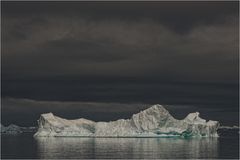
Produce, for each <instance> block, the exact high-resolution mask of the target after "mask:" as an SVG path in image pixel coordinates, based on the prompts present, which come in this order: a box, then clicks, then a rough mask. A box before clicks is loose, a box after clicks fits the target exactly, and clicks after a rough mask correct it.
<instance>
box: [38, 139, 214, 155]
mask: <svg viewBox="0 0 240 160" xmlns="http://www.w3.org/2000/svg"><path fill="white" fill-rule="evenodd" d="M36 140H37V144H38V154H39V158H54V159H57V158H173V157H174V158H217V157H218V139H217V138H202V139H172V138H70V137H68V138H38V139H36Z"/></svg>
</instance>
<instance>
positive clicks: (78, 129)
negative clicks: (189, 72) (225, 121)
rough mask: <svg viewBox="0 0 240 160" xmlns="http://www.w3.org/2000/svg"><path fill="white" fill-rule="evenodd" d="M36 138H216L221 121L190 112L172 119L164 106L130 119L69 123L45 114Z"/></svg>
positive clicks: (153, 108)
mask: <svg viewBox="0 0 240 160" xmlns="http://www.w3.org/2000/svg"><path fill="white" fill-rule="evenodd" d="M38 124H39V127H38V131H37V133H35V135H34V136H35V137H51V136H55V137H61V136H79V137H217V136H218V135H217V129H218V127H219V122H218V121H211V120H209V121H208V122H206V120H204V119H202V118H200V117H199V113H198V112H196V113H190V114H188V115H187V117H186V118H184V119H183V120H177V119H175V118H173V117H172V116H171V115H170V113H169V112H168V111H167V110H166V109H165V108H164V107H163V106H162V105H159V104H157V105H153V106H151V107H150V108H148V109H146V110H144V111H141V112H140V113H137V114H134V115H133V116H132V117H131V118H130V119H119V120H117V121H110V122H94V121H91V120H87V119H84V118H80V119H76V120H67V119H63V118H60V117H57V116H55V115H53V114H52V113H47V114H42V115H41V116H40V119H39V120H38Z"/></svg>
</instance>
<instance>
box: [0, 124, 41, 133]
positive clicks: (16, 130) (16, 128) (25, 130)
mask: <svg viewBox="0 0 240 160" xmlns="http://www.w3.org/2000/svg"><path fill="white" fill-rule="evenodd" d="M36 131H37V128H36V127H20V126H17V125H15V124H10V125H9V126H6V127H5V126H4V125H2V124H1V134H5V135H17V134H21V133H32V132H36Z"/></svg>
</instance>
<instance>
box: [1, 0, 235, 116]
mask: <svg viewBox="0 0 240 160" xmlns="http://www.w3.org/2000/svg"><path fill="white" fill-rule="evenodd" d="M1 3H2V70H1V71H2V97H14V98H28V99H36V100H49V101H51V100H55V101H90V102H102V103H103V102H111V103H113V102H114V103H119V102H121V103H140V104H146V103H162V104H198V105H207V106H210V107H211V106H212V108H219V109H223V108H224V107H226V106H228V107H229V108H232V109H233V110H234V109H235V110H236V109H238V42H239V37H238V35H239V34H238V27H239V26H238V2H179V3H177V2H138V3H135V2H1ZM43 108H44V107H43ZM43 108H42V110H41V112H44V111H48V110H47V109H46V108H45V109H43ZM65 108H68V107H67V106H65ZM80 108H81V107H80ZM113 108H114V107H113ZM133 108H134V107H133ZM103 110H104V109H103ZM133 110H135V111H136V110H137V109H136V108H135V109H133ZM126 112H127V110H126ZM9 113H10V112H9ZM16 113H17V112H16ZM109 119H110V118H109Z"/></svg>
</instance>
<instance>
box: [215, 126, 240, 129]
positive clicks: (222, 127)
mask: <svg viewBox="0 0 240 160" xmlns="http://www.w3.org/2000/svg"><path fill="white" fill-rule="evenodd" d="M218 129H240V128H239V126H220V127H219V128H218Z"/></svg>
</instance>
